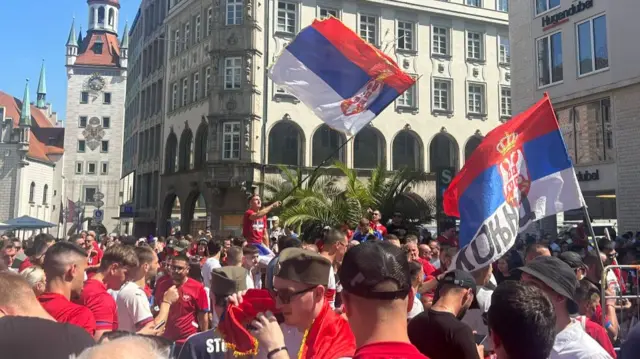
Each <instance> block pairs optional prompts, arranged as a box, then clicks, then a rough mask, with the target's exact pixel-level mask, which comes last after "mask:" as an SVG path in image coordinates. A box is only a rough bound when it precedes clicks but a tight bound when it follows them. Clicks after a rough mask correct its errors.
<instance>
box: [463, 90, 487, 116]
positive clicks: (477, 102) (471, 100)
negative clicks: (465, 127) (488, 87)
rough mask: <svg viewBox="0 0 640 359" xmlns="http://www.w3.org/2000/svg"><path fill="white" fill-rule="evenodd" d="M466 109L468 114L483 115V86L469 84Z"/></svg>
mask: <svg viewBox="0 0 640 359" xmlns="http://www.w3.org/2000/svg"><path fill="white" fill-rule="evenodd" d="M467 100H468V101H467V107H468V111H469V113H470V114H474V115H484V114H485V111H484V85H481V84H469V89H468V94H467Z"/></svg>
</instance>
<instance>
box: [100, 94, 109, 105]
mask: <svg viewBox="0 0 640 359" xmlns="http://www.w3.org/2000/svg"><path fill="white" fill-rule="evenodd" d="M102 97H103V98H102V102H103V103H104V104H105V105H110V104H111V92H105V93H104V94H103V96H102Z"/></svg>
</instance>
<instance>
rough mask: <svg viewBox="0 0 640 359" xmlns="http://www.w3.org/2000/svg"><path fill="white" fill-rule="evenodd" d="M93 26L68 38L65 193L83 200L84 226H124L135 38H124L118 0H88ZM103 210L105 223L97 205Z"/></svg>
mask: <svg viewBox="0 0 640 359" xmlns="http://www.w3.org/2000/svg"><path fill="white" fill-rule="evenodd" d="M87 3H88V10H89V11H88V14H89V19H88V28H87V32H86V34H85V35H84V36H83V35H82V34H80V35H79V36H77V37H76V34H77V33H76V31H75V25H74V24H72V26H71V31H70V33H69V38H68V40H67V45H66V48H67V53H66V67H67V79H68V83H67V116H66V121H65V124H66V125H65V140H64V144H65V150H66V153H67V154H68V156H67V157H66V159H65V162H64V175H65V194H64V195H65V197H66V198H67V199H69V200H71V201H74V202H77V201H80V202H82V203H83V206H82V208H81V209H82V210H84V218H85V219H89V221H88V223H83V227H85V228H86V227H87V226H88V227H90V228H94V229H97V230H99V231H107V232H114V231H116V232H117V231H119V230H120V228H119V221H118V219H117V218H118V217H119V214H120V213H119V209H120V207H119V205H120V203H121V201H122V198H121V195H120V177H121V173H122V150H123V132H124V104H125V95H126V79H127V67H128V58H129V54H128V47H129V37H128V32H127V31H126V29H125V33H124V34H123V36H122V41H120V40H119V39H118V20H119V15H118V13H119V9H120V4H119V1H118V0H88V1H87ZM96 209H100V210H102V211H103V220H102V226H99V225H98V222H99V221H96V220H94V219H93V218H92V217H93V214H94V210H96Z"/></svg>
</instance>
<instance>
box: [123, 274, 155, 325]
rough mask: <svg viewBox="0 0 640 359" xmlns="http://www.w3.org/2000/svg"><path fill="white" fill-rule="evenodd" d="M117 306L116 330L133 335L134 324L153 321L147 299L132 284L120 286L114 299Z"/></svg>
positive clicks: (139, 289)
mask: <svg viewBox="0 0 640 359" xmlns="http://www.w3.org/2000/svg"><path fill="white" fill-rule="evenodd" d="M116 305H117V306H118V330H125V331H127V332H132V333H135V332H136V331H137V329H136V324H137V323H140V322H144V321H149V320H153V315H152V314H151V308H150V307H149V299H148V298H147V295H146V294H145V292H144V290H142V288H140V287H139V286H138V285H137V284H136V283H134V282H127V283H125V285H123V286H122V288H121V289H120V292H119V293H118V298H117V299H116Z"/></svg>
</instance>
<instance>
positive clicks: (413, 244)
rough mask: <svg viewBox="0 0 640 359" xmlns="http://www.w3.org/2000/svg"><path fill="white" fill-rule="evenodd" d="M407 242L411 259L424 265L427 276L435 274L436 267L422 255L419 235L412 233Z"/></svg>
mask: <svg viewBox="0 0 640 359" xmlns="http://www.w3.org/2000/svg"><path fill="white" fill-rule="evenodd" d="M406 241H407V243H406V244H405V248H406V249H407V250H408V251H409V257H410V260H411V261H415V262H418V263H420V265H422V271H423V272H424V275H425V277H427V276H430V275H433V273H434V272H435V271H436V267H434V266H433V265H432V264H431V263H430V262H429V261H428V260H426V259H424V258H422V257H420V250H419V248H418V237H416V236H414V235H413V234H410V235H408V236H407V237H406Z"/></svg>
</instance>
